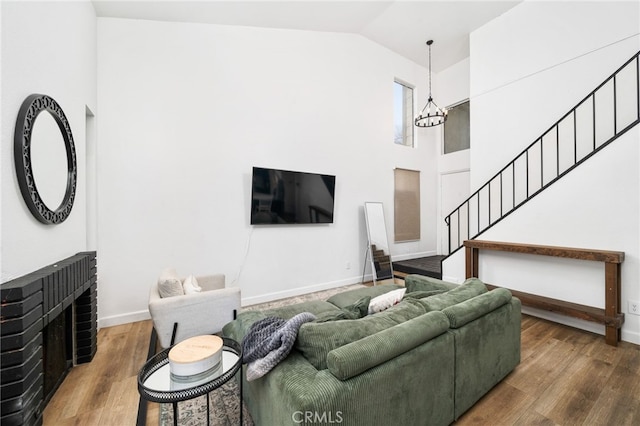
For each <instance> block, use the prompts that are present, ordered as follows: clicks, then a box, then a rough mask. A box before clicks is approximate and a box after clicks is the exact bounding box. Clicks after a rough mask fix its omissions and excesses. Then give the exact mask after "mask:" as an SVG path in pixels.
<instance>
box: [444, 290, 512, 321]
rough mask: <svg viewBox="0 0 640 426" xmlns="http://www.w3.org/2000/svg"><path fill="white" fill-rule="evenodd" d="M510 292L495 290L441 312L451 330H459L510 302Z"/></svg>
mask: <svg viewBox="0 0 640 426" xmlns="http://www.w3.org/2000/svg"><path fill="white" fill-rule="evenodd" d="M511 298H512V296H511V292H510V291H509V290H507V289H506V288H497V289H495V290H491V291H488V292H486V293H483V294H481V295H479V296H476V297H473V298H471V299H468V300H465V301H464V302H460V303H458V304H457V305H453V306H449V307H448V308H445V309H443V310H442V312H443V313H444V314H445V315H446V316H447V318H448V319H449V323H450V325H451V328H460V327H462V326H463V325H465V324H468V323H470V322H471V321H473V320H475V319H476V318H480V317H481V316H483V315H486V314H487V313H489V312H491V311H494V310H496V309H498V308H499V307H500V306H502V305H506V304H507V303H509V301H511Z"/></svg>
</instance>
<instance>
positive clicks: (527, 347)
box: [44, 315, 640, 426]
mask: <svg viewBox="0 0 640 426" xmlns="http://www.w3.org/2000/svg"><path fill="white" fill-rule="evenodd" d="M150 333H151V321H142V322H136V323H132V324H126V325H121V326H117V327H110V328H104V329H101V330H100V331H99V333H98V352H97V354H96V356H95V357H94V360H93V361H92V362H91V363H89V364H83V365H79V366H77V367H74V368H73V369H72V370H71V371H70V372H69V375H68V376H67V377H66V379H65V380H64V382H63V383H62V385H61V386H60V388H59V389H58V391H57V392H56V394H55V395H54V397H53V398H52V400H51V401H50V402H49V404H48V406H47V408H46V410H45V412H44V425H45V426H48V425H51V426H54V425H55V426H64V425H83V426H85V425H114V426H115V425H117V426H122V425H134V424H135V422H136V416H137V410H138V391H137V383H136V379H137V374H138V370H139V369H140V367H141V366H142V365H143V364H144V361H145V358H146V355H147V349H148V343H149V335H150ZM158 417H159V409H158V405H157V404H149V411H148V413H147V424H148V425H156V424H158ZM455 424H456V425H457V426H458V425H460V426H462V425H533V424H536V425H589V426H591V425H616V426H617V425H632V424H640V346H636V345H633V344H629V343H625V342H622V343H621V344H620V345H619V346H618V347H617V348H615V347H612V346H608V345H606V344H605V342H604V337H602V336H598V335H594V334H591V333H588V332H584V331H580V330H577V329H573V328H570V327H566V326H563V325H559V324H554V323H551V322H548V321H545V320H541V319H538V318H534V317H530V316H526V315H523V319H522V362H521V363H520V365H519V366H518V367H517V368H516V369H515V371H513V372H512V373H511V374H510V375H509V376H507V378H506V379H505V380H503V381H502V382H501V383H500V384H498V385H497V386H496V387H495V388H494V389H493V390H492V391H491V392H490V393H488V394H487V395H486V396H485V397H484V398H483V399H481V400H480V401H479V402H478V403H477V404H476V405H475V406H474V407H473V408H471V410H469V411H468V412H467V413H465V415H464V416H463V417H462V418H460V419H459V420H458V421H457V422H456V423H455ZM260 426H263V425H260ZM264 426H279V425H264Z"/></svg>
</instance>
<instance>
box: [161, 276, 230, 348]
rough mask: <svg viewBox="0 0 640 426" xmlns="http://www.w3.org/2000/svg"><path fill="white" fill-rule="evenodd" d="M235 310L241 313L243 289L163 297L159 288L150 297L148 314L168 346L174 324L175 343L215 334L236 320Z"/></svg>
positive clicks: (162, 340) (165, 346)
mask: <svg viewBox="0 0 640 426" xmlns="http://www.w3.org/2000/svg"><path fill="white" fill-rule="evenodd" d="M234 310H235V311H237V312H239V311H240V289H239V288H237V287H234V288H224V289H221V290H212V291H202V292H200V293H194V294H187V295H184V296H174V297H165V298H160V297H159V295H157V289H156V290H155V291H154V289H152V290H151V293H150V295H149V312H150V313H151V318H152V319H153V326H154V328H155V329H156V332H157V333H158V339H159V341H160V345H161V346H162V347H163V348H167V347H169V345H170V343H171V335H172V333H173V324H174V323H178V328H177V332H176V342H180V341H182V340H184V339H187V338H189V337H193V336H198V335H201V334H214V333H218V332H220V331H221V330H222V327H223V326H224V325H225V324H226V323H228V322H230V321H232V320H233V317H234Z"/></svg>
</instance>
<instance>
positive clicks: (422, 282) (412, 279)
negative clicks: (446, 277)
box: [404, 274, 458, 293]
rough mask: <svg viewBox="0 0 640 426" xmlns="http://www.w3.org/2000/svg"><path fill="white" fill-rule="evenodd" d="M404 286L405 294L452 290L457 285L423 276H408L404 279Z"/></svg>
mask: <svg viewBox="0 0 640 426" xmlns="http://www.w3.org/2000/svg"><path fill="white" fill-rule="evenodd" d="M404 285H405V287H407V293H413V292H415V291H432V290H444V291H448V290H453V289H454V288H456V287H458V285H457V284H454V283H451V282H448V281H443V280H439V279H437V278H432V277H427V276H425V275H417V274H410V275H407V276H406V277H405V278H404Z"/></svg>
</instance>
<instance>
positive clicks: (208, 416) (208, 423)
mask: <svg viewBox="0 0 640 426" xmlns="http://www.w3.org/2000/svg"><path fill="white" fill-rule="evenodd" d="M204 397H205V398H207V426H210V425H211V413H210V412H209V405H210V402H209V394H206V395H205V396H204Z"/></svg>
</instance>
